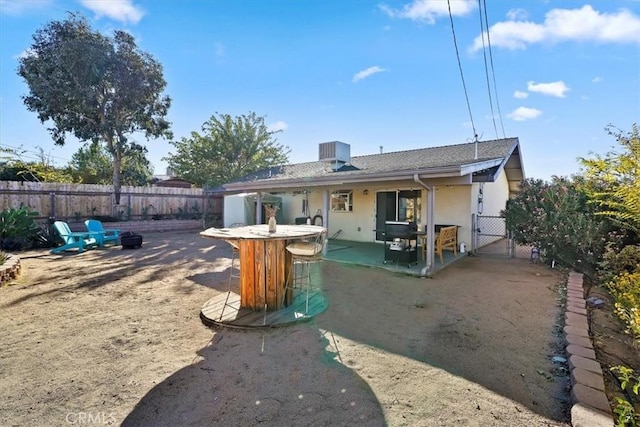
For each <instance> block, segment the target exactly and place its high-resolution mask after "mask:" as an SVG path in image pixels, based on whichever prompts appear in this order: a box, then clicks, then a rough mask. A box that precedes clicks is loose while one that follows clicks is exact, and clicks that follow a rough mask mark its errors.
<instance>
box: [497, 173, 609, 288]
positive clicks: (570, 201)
mask: <svg viewBox="0 0 640 427" xmlns="http://www.w3.org/2000/svg"><path fill="white" fill-rule="evenodd" d="M502 216H504V217H505V219H506V224H507V228H508V229H509V230H511V231H512V233H513V238H514V240H515V241H516V242H517V243H519V244H527V245H532V246H535V247H538V248H539V249H540V251H541V254H542V255H543V257H544V258H545V259H546V260H547V262H549V263H551V262H552V260H555V261H556V262H560V263H561V264H563V265H565V266H568V267H572V268H574V269H576V270H578V271H581V272H583V273H585V274H587V275H589V276H593V275H594V274H595V271H596V266H597V261H598V259H599V257H600V256H601V255H602V252H603V249H604V242H605V241H606V238H605V237H606V233H605V224H603V221H602V220H601V219H597V218H595V216H594V215H593V212H592V209H590V206H589V205H588V202H587V198H586V197H585V195H584V194H583V193H581V192H580V191H578V189H577V188H576V185H575V184H574V183H573V182H572V181H570V180H568V179H565V178H557V177H554V178H553V181H552V182H551V183H548V182H545V181H542V180H536V179H529V180H526V181H524V182H523V183H522V185H521V188H520V192H519V193H518V195H517V196H516V197H515V198H514V199H512V200H509V202H508V203H507V208H506V209H505V210H504V211H503V212H502Z"/></svg>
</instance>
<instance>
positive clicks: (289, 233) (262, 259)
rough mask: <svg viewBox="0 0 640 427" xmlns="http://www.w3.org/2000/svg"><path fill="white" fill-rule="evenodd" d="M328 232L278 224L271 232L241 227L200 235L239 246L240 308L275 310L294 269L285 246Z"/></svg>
mask: <svg viewBox="0 0 640 427" xmlns="http://www.w3.org/2000/svg"><path fill="white" fill-rule="evenodd" d="M323 232H324V233H326V230H325V228H323V227H317V226H312V225H278V226H277V228H276V231H275V232H272V233H270V232H269V230H268V226H267V225H266V224H259V225H249V226H246V227H239V228H209V229H207V230H204V231H203V232H201V233H200V235H201V236H202V237H210V238H214V239H221V240H225V241H234V242H237V243H238V251H239V255H240V256H239V258H240V308H246V309H249V310H253V311H261V310H266V311H274V310H280V309H282V308H284V307H283V302H284V303H285V304H286V303H287V301H286V299H285V300H284V301H283V297H282V296H283V293H284V288H285V280H286V278H287V277H288V276H287V275H288V272H289V269H290V268H291V254H290V253H289V252H288V251H287V250H285V247H286V246H287V245H288V244H289V242H290V241H292V240H297V239H302V238H306V237H313V236H316V235H318V234H320V233H323Z"/></svg>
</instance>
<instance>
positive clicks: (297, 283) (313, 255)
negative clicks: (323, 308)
mask: <svg viewBox="0 0 640 427" xmlns="http://www.w3.org/2000/svg"><path fill="white" fill-rule="evenodd" d="M326 236H327V231H326V230H324V231H323V232H322V233H320V234H318V235H317V236H315V237H314V238H311V239H308V240H305V241H296V242H293V243H290V244H288V245H287V248H286V249H287V251H288V252H289V253H290V254H291V262H292V265H291V270H290V272H289V277H287V280H286V283H285V289H284V294H283V297H282V298H283V304H282V305H283V306H284V300H286V298H287V294H288V293H289V292H293V290H294V289H299V290H304V291H305V292H306V309H305V313H308V312H309V295H310V293H311V292H312V291H315V290H317V289H318V287H317V286H314V285H313V284H312V282H311V264H312V263H315V262H319V261H322V250H323V249H324V245H325V242H326Z"/></svg>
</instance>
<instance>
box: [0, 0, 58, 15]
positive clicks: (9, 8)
mask: <svg viewBox="0 0 640 427" xmlns="http://www.w3.org/2000/svg"><path fill="white" fill-rule="evenodd" d="M52 3H53V1H52V0H31V1H25V0H0V13H3V14H7V15H20V14H22V13H26V12H29V11H30V10H35V9H44V8H46V7H48V6H49V5H51V4H52Z"/></svg>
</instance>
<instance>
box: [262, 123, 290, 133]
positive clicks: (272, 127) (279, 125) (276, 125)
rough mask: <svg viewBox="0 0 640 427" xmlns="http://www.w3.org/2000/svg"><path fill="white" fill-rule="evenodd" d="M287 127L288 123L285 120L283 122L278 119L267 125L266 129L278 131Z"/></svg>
mask: <svg viewBox="0 0 640 427" xmlns="http://www.w3.org/2000/svg"><path fill="white" fill-rule="evenodd" d="M288 128H289V125H288V124H287V123H286V122H283V121H282V120H279V121H277V122H275V123H271V124H270V125H269V126H267V129H268V130H269V132H280V131H284V130H287V129H288Z"/></svg>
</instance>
